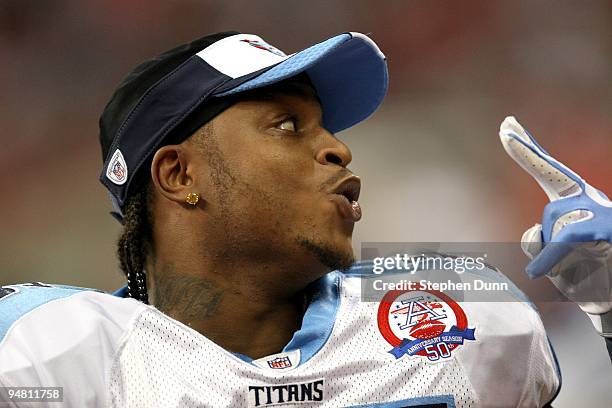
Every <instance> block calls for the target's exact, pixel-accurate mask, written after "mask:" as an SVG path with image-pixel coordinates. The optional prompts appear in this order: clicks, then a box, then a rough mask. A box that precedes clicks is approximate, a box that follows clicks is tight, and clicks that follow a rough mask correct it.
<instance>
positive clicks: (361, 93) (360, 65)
mask: <svg viewBox="0 0 612 408" xmlns="http://www.w3.org/2000/svg"><path fill="white" fill-rule="evenodd" d="M302 72H305V73H306V74H308V76H309V77H310V81H311V82H312V84H313V86H314V87H315V90H316V91H317V95H318V97H319V99H320V101H321V107H322V110H323V125H324V126H325V128H326V129H327V130H329V131H330V132H332V133H337V132H340V131H342V130H344V129H347V128H349V127H351V126H353V125H355V124H357V123H359V122H361V121H362V120H364V119H366V118H367V117H368V116H370V115H371V114H372V113H374V111H375V110H376V109H377V108H378V106H379V105H380V104H381V102H382V100H383V98H384V96H385V94H386V93H387V86H388V73H387V64H386V61H385V56H384V55H383V53H382V52H381V51H380V49H379V48H378V47H377V46H376V44H375V43H374V42H373V41H372V40H371V39H370V38H368V37H367V36H365V35H363V34H360V33H345V34H341V35H338V36H335V37H332V38H330V39H328V40H326V41H323V42H321V43H318V44H315V45H313V46H311V47H308V48H306V49H304V50H302V51H300V52H297V53H295V54H293V55H291V56H289V57H287V59H285V60H284V61H282V62H279V63H277V64H276V65H273V66H271V67H268V68H266V69H263V70H261V71H260V72H258V73H256V75H255V76H253V73H251V74H248V75H244V76H242V77H239V78H235V79H233V80H230V81H229V82H228V83H226V84H225V85H224V86H223V87H221V88H219V89H217V90H216V92H215V93H214V96H226V95H232V94H236V93H240V92H244V91H248V90H251V89H256V88H261V87H265V86H268V85H272V84H274V83H277V82H280V81H282V80H284V79H287V78H290V77H292V76H295V75H297V74H299V73H302Z"/></svg>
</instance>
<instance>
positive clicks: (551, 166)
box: [499, 116, 584, 201]
mask: <svg viewBox="0 0 612 408" xmlns="http://www.w3.org/2000/svg"><path fill="white" fill-rule="evenodd" d="M499 137H500V139H501V142H502V145H503V146H504V149H505V150H506V152H507V153H508V155H509V156H510V157H512V159H513V160H514V161H515V162H517V163H518V164H519V166H521V167H522V168H523V169H524V170H525V171H526V172H527V173H529V174H530V175H531V176H532V177H533V178H534V179H535V180H536V181H537V182H538V184H539V185H540V187H542V189H543V190H544V192H545V193H546V195H547V196H548V198H549V200H550V201H556V200H559V199H561V198H565V197H569V196H573V195H577V194H580V193H581V192H582V191H583V189H584V181H583V180H582V178H581V177H580V176H579V175H578V174H576V173H575V172H574V171H572V170H571V169H570V168H569V167H567V166H565V165H564V164H563V163H561V162H559V161H557V160H556V159H555V158H553V157H552V156H550V155H549V154H548V152H546V151H545V150H544V149H543V148H542V147H541V146H540V145H539V144H538V143H537V142H536V140H535V139H534V138H533V136H531V135H530V134H529V132H527V131H526V130H525V129H524V128H523V126H521V124H520V123H519V122H518V121H517V120H516V119H515V118H514V117H513V116H508V117H507V118H506V119H504V121H503V122H502V124H501V126H500V128H499Z"/></svg>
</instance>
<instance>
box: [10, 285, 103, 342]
mask: <svg viewBox="0 0 612 408" xmlns="http://www.w3.org/2000/svg"><path fill="white" fill-rule="evenodd" d="M83 291H95V292H101V291H99V290H96V289H87V288H79V287H74V286H66V285H49V284H46V283H41V282H32V283H23V284H19V285H8V286H1V287H0V342H1V341H2V339H4V336H5V335H6V333H7V332H8V330H9V328H10V327H11V326H12V325H13V324H14V323H15V322H16V321H18V320H19V319H20V318H21V317H23V316H24V315H25V314H27V313H29V312H31V311H32V310H34V309H36V308H37V307H39V306H42V305H44V304H45V303H48V302H50V301H52V300H56V299H61V298H65V297H69V296H72V295H74V294H76V293H80V292H83Z"/></svg>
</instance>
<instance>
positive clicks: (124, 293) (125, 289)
mask: <svg viewBox="0 0 612 408" xmlns="http://www.w3.org/2000/svg"><path fill="white" fill-rule="evenodd" d="M113 296H117V297H120V298H126V297H128V287H127V285H125V286H124V287H122V288H119V289H117V290H116V291H114V292H113Z"/></svg>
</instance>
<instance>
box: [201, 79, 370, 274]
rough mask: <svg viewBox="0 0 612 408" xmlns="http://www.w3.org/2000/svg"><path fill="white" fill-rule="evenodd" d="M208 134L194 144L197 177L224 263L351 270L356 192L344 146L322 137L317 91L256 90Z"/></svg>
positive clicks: (297, 86) (293, 86) (292, 87)
mask: <svg viewBox="0 0 612 408" xmlns="http://www.w3.org/2000/svg"><path fill="white" fill-rule="evenodd" d="M205 133H207V134H203V135H199V137H197V136H196V137H194V138H191V139H190V140H197V141H198V142H193V143H195V146H194V148H195V149H197V150H198V151H199V157H201V165H198V167H197V169H199V170H196V171H198V172H200V174H199V177H201V180H204V185H203V186H202V188H203V190H202V196H203V199H204V200H205V204H204V209H205V211H206V216H207V217H210V218H209V220H210V221H211V223H212V224H214V229H215V231H214V235H211V234H209V233H207V234H206V237H207V239H209V240H210V239H214V240H215V241H217V240H222V241H224V243H225V247H226V248H227V253H226V254H224V255H227V256H228V257H231V256H232V253H234V254H238V253H240V254H242V255H247V256H248V257H249V258H253V259H254V260H258V259H259V260H262V261H266V260H267V259H268V258H270V257H273V258H278V257H283V256H284V257H287V259H288V260H289V261H290V262H291V263H293V264H295V263H296V262H299V263H301V264H302V265H304V264H306V265H308V264H313V263H315V262H316V263H318V264H319V265H320V264H322V265H323V266H325V267H326V268H328V269H342V268H348V267H349V266H350V264H351V263H352V262H354V256H353V249H352V243H351V238H352V232H353V227H354V223H355V222H356V221H358V220H359V218H360V217H361V210H360V208H359V207H358V204H356V203H355V202H353V201H356V200H357V198H358V194H359V188H360V183H359V180H358V179H357V178H356V177H355V176H352V174H351V172H349V171H348V170H347V169H346V166H347V165H348V163H349V162H350V161H351V152H350V150H349V149H348V147H347V146H346V145H344V144H343V143H342V142H340V141H339V140H338V139H336V138H335V137H334V136H333V135H332V134H331V133H329V132H328V131H327V130H326V129H324V128H323V125H322V112H321V106H320V103H319V101H318V99H317V97H316V94H315V92H314V90H313V88H312V87H310V86H309V85H306V84H303V83H299V82H292V83H289V84H283V85H282V86H280V87H279V88H278V89H270V91H269V92H267V91H266V92H262V91H259V92H257V93H256V94H255V95H254V96H253V97H248V98H247V99H245V100H241V101H240V102H238V103H236V104H234V105H233V106H231V107H230V108H228V109H227V110H226V111H224V112H223V113H222V114H220V115H219V116H217V117H216V118H215V119H214V120H213V121H212V122H211V123H210V124H209V132H205ZM196 161H197V160H196ZM199 164H200V163H199ZM208 232H211V231H208ZM203 245H204V246H206V242H203ZM319 269H320V268H319Z"/></svg>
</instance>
